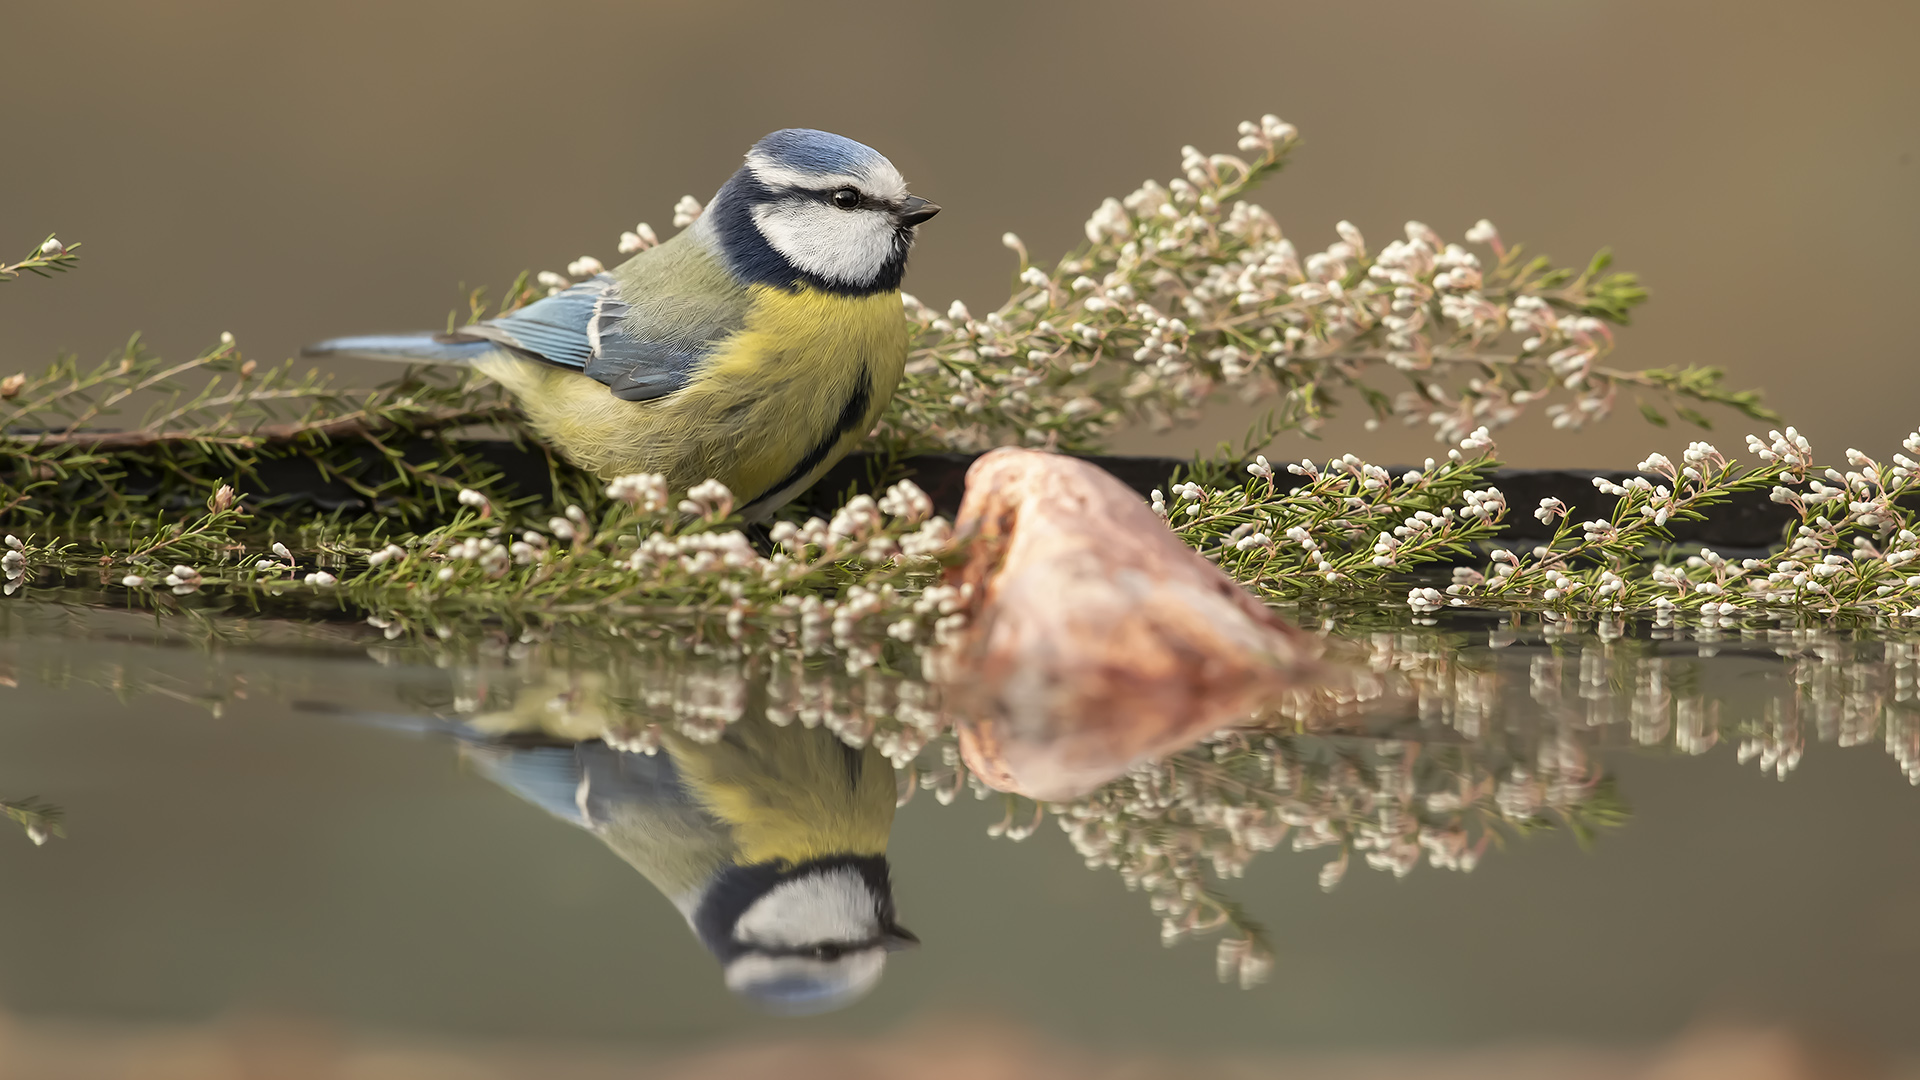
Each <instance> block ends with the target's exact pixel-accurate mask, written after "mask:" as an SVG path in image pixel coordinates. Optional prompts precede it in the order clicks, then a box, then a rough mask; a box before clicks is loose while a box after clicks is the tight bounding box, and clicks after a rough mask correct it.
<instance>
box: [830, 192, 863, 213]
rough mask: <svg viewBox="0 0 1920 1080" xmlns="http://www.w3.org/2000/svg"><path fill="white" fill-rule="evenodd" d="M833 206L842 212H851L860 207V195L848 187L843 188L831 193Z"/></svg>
mask: <svg viewBox="0 0 1920 1080" xmlns="http://www.w3.org/2000/svg"><path fill="white" fill-rule="evenodd" d="M833 205H835V206H837V207H839V208H840V209H842V210H851V209H853V208H854V207H856V206H859V205H860V193H859V192H857V191H855V190H853V189H852V188H850V187H843V188H841V189H840V190H839V191H836V192H834V193H833Z"/></svg>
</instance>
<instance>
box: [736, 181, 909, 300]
mask: <svg viewBox="0 0 1920 1080" xmlns="http://www.w3.org/2000/svg"><path fill="white" fill-rule="evenodd" d="M753 221H754V224H755V225H757V226H759V228H760V235H762V236H764V237H766V238H767V243H769V244H771V245H773V249H774V250H775V251H778V252H779V253H780V254H782V255H784V256H786V257H787V261H789V262H791V263H793V265H795V266H797V267H799V268H800V269H802V270H805V271H806V272H807V273H809V274H815V275H818V276H819V277H823V278H826V279H827V280H828V281H833V282H838V283H840V284H842V285H856V286H857V285H865V284H867V283H868V282H870V281H872V280H874V279H875V278H877V277H879V276H880V272H881V271H882V270H883V269H885V268H886V265H887V261H888V260H889V259H891V258H892V257H893V242H894V227H893V222H892V220H891V219H890V218H889V217H888V216H887V215H886V214H882V213H876V212H873V211H868V210H856V211H852V212H849V211H846V210H839V209H835V208H834V207H831V206H828V205H826V204H824V203H818V202H814V201H813V200H811V199H806V200H795V201H790V202H781V203H773V204H769V205H763V206H758V207H755V208H754V211H753Z"/></svg>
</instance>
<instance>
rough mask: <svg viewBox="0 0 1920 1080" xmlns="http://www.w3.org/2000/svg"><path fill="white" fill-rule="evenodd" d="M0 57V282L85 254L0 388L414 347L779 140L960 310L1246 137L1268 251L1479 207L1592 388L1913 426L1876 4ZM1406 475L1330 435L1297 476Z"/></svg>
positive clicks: (449, 23) (318, 27)
mask: <svg viewBox="0 0 1920 1080" xmlns="http://www.w3.org/2000/svg"><path fill="white" fill-rule="evenodd" d="M4 26H5V30H4V32H3V33H0V74H3V76H4V79H5V84H6V92H5V95H4V97H0V251H5V252H6V253H7V254H8V255H9V256H17V255H18V253H19V252H22V251H24V250H26V248H27V247H28V246H29V245H30V244H32V243H34V242H37V241H38V240H39V239H40V238H41V237H42V236H44V235H45V233H46V232H47V231H49V230H54V229H57V230H58V231H59V234H60V235H61V236H62V237H63V238H65V239H67V240H69V241H73V240H79V241H84V242H85V243H86V245H87V246H86V249H85V254H86V261H85V264H84V266H83V267H82V269H81V270H80V271H79V273H78V275H77V276H75V277H73V278H70V279H68V280H65V281H60V282H43V281H37V280H27V281H22V282H17V283H14V284H10V285H7V286H5V287H4V289H3V290H0V369H9V370H10V369H15V368H27V367H33V366H37V365H40V364H42V363H44V362H45V361H46V360H47V359H49V358H50V357H51V355H52V354H53V353H54V352H56V351H57V350H74V351H77V352H79V353H80V354H82V355H83V356H86V357H89V358H92V357H98V356H102V355H104V354H106V353H107V352H108V351H109V350H110V349H112V348H114V347H116V346H117V345H118V344H119V343H120V342H121V341H123V340H124V339H125V337H126V335H127V334H128V333H130V332H131V331H133V330H136V329H138V330H143V331H144V332H146V334H147V335H148V339H149V340H150V341H151V342H152V343H153V344H154V345H155V346H157V347H158V348H159V349H161V350H163V351H164V352H166V353H169V354H185V353H187V352H189V351H191V350H194V349H197V348H199V347H202V346H204V345H206V344H208V343H210V342H212V341H213V340H214V338H215V337H216V336H217V335H218V334H219V333H220V332H221V331H223V330H231V331H233V332H234V333H235V334H237V335H239V337H240V340H241V343H242V345H243V346H244V347H246V349H247V350H248V352H249V353H250V354H251V355H254V356H256V357H261V358H279V357H283V356H286V355H289V354H291V353H292V352H293V351H295V350H296V349H297V348H298V347H299V345H300V344H301V343H302V342H304V341H307V340H312V339H315V338H319V337H322V336H326V335H332V334H339V333H351V332H361V331H378V330H393V329H414V328H430V327H434V326H437V325H439V324H440V323H442V321H443V320H444V319H445V317H446V312H447V311H448V310H449V309H450V308H451V307H453V306H454V304H455V303H456V302H457V300H458V296H459V293H458V286H459V285H460V283H462V282H465V283H469V284H481V283H487V284H491V285H493V286H495V287H496V288H497V287H498V286H501V285H503V284H505V283H506V282H507V281H508V280H510V279H511V277H512V276H513V275H514V274H515V273H516V272H518V271H519V270H521V269H523V268H534V269H540V268H551V269H558V268H560V267H561V266H563V265H564V264H565V263H566V262H567V261H568V260H570V259H571V258H573V257H574V256H577V255H579V254H582V253H592V254H595V255H598V256H600V257H601V258H603V259H607V260H608V261H612V257H613V254H614V252H613V247H614V239H615V237H616V236H617V235H618V233H619V231H620V230H621V229H622V228H629V227H631V226H632V225H633V224H634V223H635V222H636V221H639V220H643V219H644V220H647V221H650V222H652V223H653V224H654V225H655V226H656V227H659V228H662V229H663V230H664V229H665V227H666V226H667V224H668V222H669V221H670V219H671V217H672V212H671V206H672V204H673V202H674V200H675V199H676V198H677V197H679V196H680V195H681V194H683V193H689V192H691V193H694V194H697V195H699V196H700V197H702V198H703V199H704V198H705V197H706V196H707V195H708V194H710V193H711V191H712V190H713V189H714V188H715V187H716V186H717V185H718V184H719V183H720V181H721V180H723V179H724V178H725V177H726V175H727V174H728V173H729V172H730V171H731V170H732V169H733V168H734V167H735V165H736V164H737V162H738V159H739V155H740V153H741V152H742V151H744V150H745V148H746V147H747V146H748V145H749V144H750V143H751V142H752V141H753V140H754V139H755V138H756V137H758V136H759V135H761V134H762V133H764V132H766V131H767V130H770V129H772V128H776V127H781V126H788V125H807V126H816V127H824V128H830V129H833V130H836V131H840V132H842V133H844V134H847V135H850V136H853V137H855V138H858V139H861V140H863V141H866V142H869V143H871V144H873V145H874V146H876V147H878V148H880V149H881V150H882V151H883V152H885V153H887V154H888V155H890V156H891V157H892V158H893V160H894V161H895V162H896V163H897V164H898V165H900V167H901V168H902V170H903V171H904V172H905V173H906V175H907V176H908V177H909V178H910V179H911V180H912V182H913V183H914V185H915V189H916V190H917V191H918V192H920V193H922V194H924V195H927V196H929V197H932V198H934V199H936V200H938V201H939V202H941V203H942V204H944V205H945V206H947V207H948V210H947V212H946V213H945V214H944V215H942V216H941V218H940V219H939V220H938V221H936V222H934V223H933V224H932V225H931V226H929V227H928V228H927V229H926V230H925V231H924V235H923V243H922V246H921V248H920V250H919V251H918V253H917V255H916V258H915V264H914V267H913V270H912V272H911V273H910V275H909V280H908V288H909V289H910V290H911V291H913V292H915V293H917V294H919V295H920V296H921V297H922V298H924V299H926V300H928V301H929V302H939V303H942V304H944V303H945V302H946V301H947V300H949V299H951V298H953V297H956V296H957V297H961V298H963V299H965V300H967V301H968V302H969V303H970V304H972V305H974V306H975V307H976V309H978V308H979V307H981V306H986V305H991V304H993V303H996V302H997V301H998V300H999V299H1000V298H1001V297H1003V296H1004V294H1005V293H1004V290H1005V287H1006V282H1007V280H1008V277H1009V275H1010V273H1011V260H1010V258H1009V256H1008V254H1007V253H1006V252H1005V251H1004V250H1002V248H1001V247H1000V244H999V237H1000V234H1001V233H1002V232H1003V231H1004V230H1007V229H1013V230H1015V231H1017V232H1018V233H1020V234H1021V235H1022V236H1023V237H1025V238H1026V239H1027V241H1028V243H1029V245H1030V246H1031V247H1032V249H1033V250H1034V251H1035V252H1036V253H1037V254H1041V255H1044V256H1052V255H1054V254H1057V253H1058V252H1060V251H1061V250H1062V249H1064V248H1065V247H1067V246H1069V245H1070V244H1072V243H1073V242H1074V240H1075V239H1076V238H1077V237H1078V236H1079V230H1080V225H1081V222H1082V221H1083V220H1084V219H1085V217H1086V214H1087V213H1088V211H1090V210H1091V209H1092V207H1093V206H1095V205H1096V204H1097V203H1098V202H1099V200H1100V199H1101V198H1102V197H1103V196H1106V195H1110V194H1113V195H1117V194H1124V193H1125V192H1126V191H1128V190H1130V189H1131V188H1132V187H1133V186H1134V185H1135V184H1137V183H1138V182H1139V181H1140V180H1142V179H1144V178H1146V177H1148V176H1154V177H1159V178H1161V179H1165V178H1166V177H1168V176H1171V175H1172V174H1173V172H1174V169H1175V166H1176V163H1177V150H1178V147H1179V146H1180V145H1181V144H1182V143H1186V142H1192V143H1195V144H1197V145H1199V146H1201V147H1202V148H1207V149H1230V148H1231V146H1232V143H1233V140H1234V124H1235V123H1236V122H1237V121H1239V120H1241V119H1243V118H1249V117H1255V116H1258V115H1259V114H1260V113H1262V112H1267V111H1272V112H1276V113H1279V114H1280V115H1282V116H1284V117H1285V118H1286V119H1288V120H1290V121H1292V122H1294V123H1295V124H1297V125H1299V127H1300V128H1301V130H1302V132H1303V133H1304V135H1305V139H1306V145H1305V146H1304V148H1303V149H1302V152H1301V153H1300V155H1299V156H1298V157H1297V159H1296V162H1295V165H1294V166H1293V167H1292V168H1291V169H1290V170H1289V172H1288V173H1287V174H1285V175H1283V176H1282V177H1280V178H1279V179H1278V180H1276V181H1274V182H1272V183H1271V184H1269V185H1268V186H1267V187H1266V188H1265V189H1264V190H1263V191H1261V192H1260V194H1259V199H1260V201H1261V202H1262V203H1263V204H1264V205H1266V206H1267V207H1269V208H1270V209H1272V210H1273V211H1274V212H1275V213H1276V214H1277V215H1278V216H1279V217H1280V220H1281V222H1282V224H1283V225H1284V226H1285V227H1286V228H1287V229H1288V230H1289V232H1290V233H1291V234H1292V235H1293V236H1294V237H1295V238H1296V240H1297V241H1298V242H1300V243H1301V244H1302V246H1303V247H1308V246H1311V247H1313V248H1317V247H1320V246H1324V245H1325V244H1326V243H1328V242H1330V241H1331V240H1332V239H1333V232H1332V226H1333V223H1334V222H1335V221H1336V220H1338V219H1340V218H1343V217H1344V218H1349V219H1351V220H1353V221H1354V222H1356V223H1357V224H1358V225H1359V226H1360V227H1361V228H1362V229H1363V230H1364V231H1365V232H1366V234H1367V235H1368V236H1369V237H1373V238H1376V243H1379V242H1384V241H1385V240H1386V239H1388V238H1390V237H1391V236H1392V235H1395V234H1397V233H1398V231H1399V229H1400V225H1401V223H1402V222H1403V221H1405V220H1406V219H1408V218H1418V219H1420V220H1423V221H1426V222H1428V223H1430V224H1432V225H1434V226H1435V227H1437V228H1439V229H1440V230H1441V231H1442V232H1443V233H1445V234H1447V235H1449V236H1457V235H1458V234H1459V233H1460V232H1462V231H1463V230H1464V229H1465V228H1466V227H1467V226H1468V225H1469V224H1471V223H1472V222H1473V220H1474V219H1476V218H1478V217H1481V216H1483V215H1484V216H1487V217H1491V218H1492V219H1493V220H1494V221H1495V222H1496V223H1497V224H1498V225H1499V226H1500V228H1501V230H1502V232H1503V233H1504V234H1505V235H1506V236H1507V237H1508V238H1509V239H1510V240H1513V239H1518V240H1524V241H1526V242H1528V243H1529V244H1530V245H1532V246H1534V247H1535V248H1536V250H1540V251H1545V252H1547V253H1550V254H1552V255H1553V256H1555V257H1556V258H1557V259H1560V260H1562V261H1565V262H1569V263H1571V262H1576V261H1578V260H1583V259H1584V258H1586V256H1587V255H1588V254H1590V253H1591V252H1592V250H1593V249H1595V248H1597V247H1599V246H1600V245H1602V244H1611V245H1612V246H1613V247H1614V249H1615V250H1616V252H1617V254H1618V257H1619V264H1620V265H1621V266H1622V267H1623V268H1626V269H1632V270H1636V271H1638V272H1640V273H1641V274H1642V275H1643V276H1644V278H1645V280H1646V282H1647V284H1648V285H1649V286H1650V287H1651V288H1652V290H1653V293H1654V300H1653V302H1652V303H1651V305H1650V306H1648V307H1647V308H1646V309H1644V315H1643V316H1642V317H1641V318H1640V319H1639V320H1637V321H1636V325H1635V326H1634V327H1633V328H1631V329H1630V330H1628V331H1627V332H1626V333H1625V334H1624V335H1623V337H1622V349H1621V352H1620V354H1619V356H1618V357H1617V359H1618V361H1619V362H1620V363H1622V364H1623V365H1628V366H1650V365H1666V364H1681V363H1687V362H1700V363H1713V364H1720V365H1723V366H1725V367H1727V368H1728V369H1729V370H1730V371H1731V372H1732V373H1733V377H1732V379H1731V381H1732V382H1733V383H1735V384H1738V385H1758V386H1763V387H1765V388H1766V390H1767V391H1768V394H1769V399H1770V401H1771V402H1772V403H1773V405H1774V406H1775V407H1776V408H1778V409H1779V410H1780V411H1782V412H1784V413H1786V414H1787V416H1788V418H1789V419H1790V420H1792V421H1793V422H1796V423H1798V424H1799V425H1800V426H1801V427H1802V429H1804V430H1806V431H1808V432H1809V433H1810V434H1811V435H1812V437H1813V438H1814V440H1815V443H1816V446H1817V447H1818V448H1819V449H1821V450H1822V452H1823V456H1826V457H1829V458H1838V457H1839V454H1840V451H1841V450H1842V449H1843V448H1844V447H1845V446H1847V445H1858V446H1860V447H1861V448H1863V449H1866V450H1868V451H1869V452H1875V453H1880V454H1886V453H1891V452H1892V451H1894V450H1895V449H1897V444H1898V442H1899V440H1900V438H1901V437H1902V436H1903V435H1904V434H1905V433H1906V432H1908V431H1910V430H1912V429H1913V428H1914V427H1915V426H1920V365H1916V350H1915V345H1914V341H1913V336H1912V334H1911V331H1910V329H1909V328H1910V325H1911V321H1912V311H1913V303H1912V301H1911V299H1910V298H1909V295H1910V293H1911V291H1912V289H1913V285H1912V279H1911V274H1912V269H1911V263H1912V252H1913V251H1914V250H1916V245H1915V242H1916V239H1920V236H1917V235H1916V233H1917V232H1920V228H1917V226H1920V209H1917V208H1916V199H1915V195H1916V193H1920V163H1916V161H1915V153H1916V150H1920V138H1916V135H1917V134H1920V63H1915V62H1914V60H1913V57H1912V49H1913V46H1914V44H1915V42H1916V41H1920V5H1915V4H1912V3H1902V2H1865V0H1851V2H1842V0H1832V2H1823V3H1818V4H1814V3H1771V2H1747V3H1738V4H1735V3H1711V4H1710V3H1688V2H1675V0H1634V2H1598V0H1473V2H1459V3H1447V4H1433V3H1426V2H1378V3H1366V4H1329V3H1313V4H1308V3H1297V2H1265V3H1255V2H1249V0H1188V2H1185V3H1180V4H1168V3H1148V2H1144V0H1103V2H1100V3H1073V4H1066V3H1035V2H1019V3H1016V2H1007V0H971V2H968V3H952V4H931V3H888V4H869V5H862V4H852V3H842V2H836V0H816V2H813V3H807V4H776V3H764V2H763V3H748V2H742V0H700V2H692V0H673V2H642V0H621V2H614V0H592V2H574V3H550V4H543V5H532V4H524V3H519V4H505V3H500V2H498V0H465V2H461V3H451V2H432V3H428V2H413V0H344V2H334V3H327V4H299V5H295V4H288V3H277V4H275V3H260V2H258V0H252V2H243V0H170V2H165V3H155V2H152V0H100V2H69V3H62V4H28V3H24V2H20V0H15V2H13V3H9V4H7V5H6V10H5V11H4ZM1245 419H1246V416H1245V415H1244V414H1242V413H1234V412H1232V411H1231V410H1228V411H1225V412H1223V413H1222V414H1221V415H1220V416H1218V417H1216V419H1215V422H1214V423H1213V424H1212V425H1210V426H1209V427H1208V428H1207V429H1204V430H1199V431H1183V432H1179V433H1175V434H1174V435H1171V436H1161V437H1147V436H1144V435H1135V436H1131V437H1129V438H1128V439H1127V440H1125V442H1124V443H1123V448H1125V449H1133V450H1156V451H1173V452H1186V451H1188V450H1190V449H1192V448H1194V447H1197V446H1202V445H1210V444H1211V443H1212V442H1213V441H1214V440H1216V439H1218V438H1222V437H1227V438H1237V437H1238V435H1239V434H1240V433H1241V431H1242V430H1243V427H1244V422H1245ZM1720 429H1721V431H1722V432H1723V433H1724V437H1722V438H1721V441H1722V443H1723V445H1724V446H1726V447H1727V448H1729V449H1731V448H1732V447H1734V446H1738V445H1739V444H1740V442H1741V440H1740V438H1739V434H1740V433H1742V432H1744V431H1745V430H1746V429H1747V425H1745V424H1744V423H1740V422H1738V421H1731V422H1728V423H1723V424H1722V425H1721V426H1720ZM1687 437H1688V436H1687V435H1686V434H1685V433H1683V432H1670V433H1666V434H1662V433H1659V432H1657V431H1654V430H1652V429H1649V428H1648V427H1646V426H1645V424H1644V422H1643V421H1641V420H1640V419H1638V418H1637V417H1632V416H1622V417H1620V418H1618V419H1617V420H1615V421H1614V422H1612V423H1610V424H1608V425H1607V426H1605V427H1603V428H1600V429H1598V430H1597V431H1595V432H1592V433H1589V434H1585V435H1581V436H1577V437H1570V436H1565V435H1555V434H1553V433H1551V432H1548V431H1547V430H1546V429H1545V428H1544V426H1543V425H1539V424H1535V423H1529V424H1524V425H1522V426H1520V427H1519V428H1517V429H1515V430H1513V431H1511V432H1510V433H1509V434H1507V435H1506V436H1505V437H1503V439H1502V445H1503V449H1504V450H1505V451H1506V453H1507V456H1508V457H1509V459H1510V460H1514V461H1516V462H1519V463H1523V464H1590V465H1622V464H1631V463H1632V462H1633V461H1635V460H1637V458H1638V457H1639V456H1640V455H1641V454H1642V453H1643V452H1644V451H1645V450H1647V449H1651V448H1654V447H1667V448H1669V449H1670V448H1671V447H1672V446H1674V445H1676V444H1678V443H1680V442H1682V441H1684V440H1685V439H1686V438H1687ZM1430 448H1431V444H1430V443H1428V442H1426V441H1425V440H1424V438H1423V437H1421V436H1420V435H1419V434H1418V433H1407V432H1401V431H1382V432H1377V433H1368V432H1364V431H1362V430H1360V427H1359V425H1358V423H1357V422H1351V421H1350V422H1347V423H1344V424H1341V425H1337V426H1335V427H1334V428H1333V429H1332V430H1330V431H1329V432H1328V434H1327V439H1326V443H1325V444H1324V445H1323V446H1321V447H1318V448H1312V452H1313V453H1314V454H1315V455H1316V456H1323V455H1324V454H1325V453H1327V452H1340V451H1347V450H1354V451H1356V452H1362V453H1365V454H1367V455H1368V456H1370V457H1373V458H1374V459H1376V460H1408V459H1412V458H1417V457H1420V456H1424V455H1425V454H1427V453H1429V452H1430ZM1302 449H1303V447H1302V445H1301V441H1300V440H1298V439H1294V440H1290V441H1288V442H1285V443H1283V444H1282V452H1286V451H1293V452H1296V453H1297V452H1300V451H1301V450H1302Z"/></svg>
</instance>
